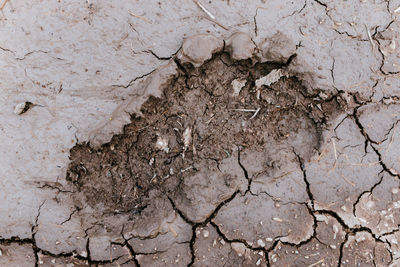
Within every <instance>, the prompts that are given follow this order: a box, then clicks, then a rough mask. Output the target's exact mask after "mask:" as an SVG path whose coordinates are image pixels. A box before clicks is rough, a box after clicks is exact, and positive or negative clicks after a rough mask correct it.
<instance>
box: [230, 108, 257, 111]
mask: <svg viewBox="0 0 400 267" xmlns="http://www.w3.org/2000/svg"><path fill="white" fill-rule="evenodd" d="M232 110H233V111H243V112H257V109H244V108H235V109H232Z"/></svg>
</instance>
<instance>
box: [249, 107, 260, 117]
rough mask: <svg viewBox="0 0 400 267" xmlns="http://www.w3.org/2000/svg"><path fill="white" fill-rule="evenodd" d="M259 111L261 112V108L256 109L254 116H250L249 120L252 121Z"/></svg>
mask: <svg viewBox="0 0 400 267" xmlns="http://www.w3.org/2000/svg"><path fill="white" fill-rule="evenodd" d="M260 110H261V108H258V109H257V110H256V112H254V115H253V116H251V118H250V120H251V119H254V118H255V117H256V116H257V114H258V112H260Z"/></svg>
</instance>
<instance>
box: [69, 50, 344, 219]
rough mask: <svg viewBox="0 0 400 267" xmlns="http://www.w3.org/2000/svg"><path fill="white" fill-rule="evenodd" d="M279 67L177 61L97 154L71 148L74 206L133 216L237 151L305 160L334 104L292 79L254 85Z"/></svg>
mask: <svg viewBox="0 0 400 267" xmlns="http://www.w3.org/2000/svg"><path fill="white" fill-rule="evenodd" d="M177 63H178V64H179V62H177ZM285 67H286V64H281V63H259V62H258V63H254V62H253V61H252V60H250V59H249V60H241V61H235V60H233V59H231V58H230V56H229V54H227V53H219V54H217V55H214V56H213V58H212V59H211V60H209V61H207V62H206V63H204V64H203V65H202V66H200V67H193V66H192V65H189V64H185V65H180V64H179V73H178V74H177V75H176V76H174V77H172V78H171V80H170V81H169V83H168V84H167V85H166V86H165V88H164V89H163V96H162V97H161V98H155V97H150V98H149V99H148V100H147V101H146V102H145V103H144V104H143V105H142V107H141V113H142V114H141V115H140V116H139V115H134V116H132V122H131V123H130V124H128V125H126V126H125V127H124V130H123V133H122V134H120V135H115V136H114V137H113V138H112V140H111V141H110V142H109V143H107V144H104V145H103V146H102V147H101V148H99V149H93V148H91V146H90V144H79V145H77V146H75V147H74V148H73V149H72V150H71V153H70V158H71V163H70V166H69V169H68V172H67V180H69V181H71V182H72V183H74V185H75V186H76V188H77V191H78V193H77V194H76V195H75V199H76V200H77V206H78V207H79V206H83V205H85V202H87V203H88V204H89V205H90V206H92V207H97V208H99V209H100V210H101V211H102V212H103V213H130V214H138V213H140V212H141V210H143V209H144V208H145V207H146V206H147V205H148V203H149V201H151V199H150V198H149V192H150V191H151V190H156V191H158V192H159V193H160V194H164V195H167V196H171V198H174V196H175V195H179V194H181V191H182V190H181V188H182V184H183V182H184V181H185V179H187V178H188V177H192V176H194V175H195V174H196V173H198V172H199V171H200V170H202V169H204V168H210V166H211V165H215V166H216V168H215V169H216V171H217V172H218V168H219V163H220V162H221V161H223V160H225V159H227V158H230V157H234V156H235V155H234V154H235V151H238V150H240V151H243V150H247V151H262V150H266V149H268V148H269V147H291V148H293V151H294V152H295V153H296V154H299V155H301V156H302V157H303V158H305V159H307V158H309V157H310V156H311V155H312V154H313V153H314V151H315V150H316V149H318V148H319V144H320V142H321V132H322V128H323V127H324V125H325V123H326V122H327V121H328V120H329V119H330V116H335V115H336V114H337V113H338V112H339V111H340V109H341V105H340V101H338V98H337V97H336V96H325V97H324V99H322V98H321V97H319V95H318V93H319V92H315V94H312V95H310V94H309V93H308V92H307V90H306V89H305V88H304V87H303V86H302V85H301V81H299V80H298V79H297V78H296V77H290V76H283V77H281V78H280V79H279V81H277V82H275V83H273V84H271V85H270V86H261V87H260V88H257V87H256V86H255V84H256V81H257V80H258V79H260V78H261V77H264V76H266V75H267V74H269V73H270V72H271V71H272V70H274V69H282V70H284V69H285ZM238 81H239V82H238ZM233 84H234V85H235V86H236V91H235V90H234V89H233V88H232V85H233ZM238 86H239V87H238ZM270 167H271V168H273V166H272V165H271V166H270ZM235 176H243V173H232V174H229V172H228V173H227V172H223V175H222V176H221V179H223V180H224V183H225V184H226V185H227V186H228V187H230V186H234V185H232V184H234V183H235V179H234V177H235ZM209 186H212V185H209Z"/></svg>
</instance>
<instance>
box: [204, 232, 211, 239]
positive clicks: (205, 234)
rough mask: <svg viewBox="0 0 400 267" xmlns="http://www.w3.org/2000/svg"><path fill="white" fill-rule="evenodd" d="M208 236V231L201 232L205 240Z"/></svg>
mask: <svg viewBox="0 0 400 267" xmlns="http://www.w3.org/2000/svg"><path fill="white" fill-rule="evenodd" d="M209 235H210V232H209V231H208V230H204V231H203V236H204V238H207V237H208V236H209Z"/></svg>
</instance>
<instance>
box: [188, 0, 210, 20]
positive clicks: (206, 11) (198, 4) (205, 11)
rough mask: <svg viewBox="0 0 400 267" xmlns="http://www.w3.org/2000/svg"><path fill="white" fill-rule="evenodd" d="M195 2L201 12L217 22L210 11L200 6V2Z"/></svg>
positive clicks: (195, 0)
mask: <svg viewBox="0 0 400 267" xmlns="http://www.w3.org/2000/svg"><path fill="white" fill-rule="evenodd" d="M193 1H194V2H195V3H196V5H197V6H198V7H200V8H201V10H203V11H204V13H206V14H207V15H208V16H209V17H210V18H212V19H213V20H215V16H214V15H213V14H211V12H210V11H208V10H207V9H206V8H205V7H204V6H203V5H202V4H200V3H199V1H197V0H193Z"/></svg>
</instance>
